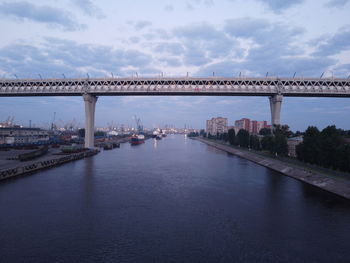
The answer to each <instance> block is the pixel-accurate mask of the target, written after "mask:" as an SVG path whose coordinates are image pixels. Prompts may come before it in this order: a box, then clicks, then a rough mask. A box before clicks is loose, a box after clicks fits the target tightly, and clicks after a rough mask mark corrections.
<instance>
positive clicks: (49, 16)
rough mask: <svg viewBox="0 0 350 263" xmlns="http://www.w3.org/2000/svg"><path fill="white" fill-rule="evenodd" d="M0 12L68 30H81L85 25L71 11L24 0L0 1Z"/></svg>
mask: <svg viewBox="0 0 350 263" xmlns="http://www.w3.org/2000/svg"><path fill="white" fill-rule="evenodd" d="M0 14H3V15H6V16H10V17H14V18H16V19H19V20H31V21H35V22H39V23H45V24H48V25H51V26H57V27H61V28H63V29H64V30H68V31H75V30H80V29H83V28H84V27H85V26H84V25H80V24H78V23H77V22H76V21H74V19H73V18H72V16H71V15H70V14H69V13H67V12H65V11H62V10H61V9H58V8H53V7H50V6H37V5H33V4H31V3H28V2H24V1H22V2H12V3H9V2H4V3H0Z"/></svg>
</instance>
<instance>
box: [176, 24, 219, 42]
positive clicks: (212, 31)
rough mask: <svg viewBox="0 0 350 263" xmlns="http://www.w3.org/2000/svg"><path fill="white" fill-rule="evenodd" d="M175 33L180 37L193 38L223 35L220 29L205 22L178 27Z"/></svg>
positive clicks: (209, 37) (210, 37)
mask: <svg viewBox="0 0 350 263" xmlns="http://www.w3.org/2000/svg"><path fill="white" fill-rule="evenodd" d="M174 34H175V35H176V36H178V37H182V38H191V39H193V40H198V39H213V38H218V37H221V32H220V31H218V30H217V29H216V28H215V27H214V26H212V25H209V24H205V23H203V24H195V25H191V26H183V27H179V28H176V29H175V30H174Z"/></svg>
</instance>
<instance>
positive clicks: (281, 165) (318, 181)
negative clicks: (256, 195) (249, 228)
mask: <svg viewBox="0 0 350 263" xmlns="http://www.w3.org/2000/svg"><path fill="white" fill-rule="evenodd" d="M192 139H194V140H196V141H199V142H202V143H205V144H207V145H209V146H212V147H215V148H217V149H219V150H222V151H225V152H227V153H230V154H233V155H236V156H238V157H241V158H243V159H246V160H249V161H252V162H254V163H256V164H259V165H262V166H264V167H266V168H269V169H272V170H274V171H277V172H279V173H281V174H283V175H286V176H289V177H292V178H294V179H297V180H299V181H302V182H305V183H307V184H310V185H313V186H315V187H318V188H320V189H323V190H326V191H328V192H331V193H333V194H336V195H338V196H341V197H344V198H346V199H348V200H350V182H346V181H340V180H337V179H334V178H330V177H328V176H326V175H323V174H321V173H316V172H311V171H307V170H305V169H302V168H298V167H292V166H291V165H289V164H287V163H285V162H283V161H280V160H274V159H267V158H264V157H262V156H259V155H257V154H255V153H253V152H245V151H240V150H238V149H235V148H232V147H230V146H229V145H224V144H221V143H217V142H212V141H209V140H207V139H204V138H199V137H194V138H192Z"/></svg>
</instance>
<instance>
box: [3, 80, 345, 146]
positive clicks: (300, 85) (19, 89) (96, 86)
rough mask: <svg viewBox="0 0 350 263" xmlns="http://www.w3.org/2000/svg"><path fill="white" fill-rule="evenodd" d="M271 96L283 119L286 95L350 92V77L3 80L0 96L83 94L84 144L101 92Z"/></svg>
mask: <svg viewBox="0 0 350 263" xmlns="http://www.w3.org/2000/svg"><path fill="white" fill-rule="evenodd" d="M108 95H109V96H141V95H142V96H160V95H166V96H167V95H168V96H171V95H173V96H174V95H178V96H186V95H187V96H268V97H269V101H270V109H271V124H272V125H279V124H280V113H281V106H282V100H283V96H294V97H350V79H349V78H348V79H334V78H325V79H316V78H221V77H211V78H189V77H186V78H163V77H162V78H100V79H97V78H96V79H90V78H88V79H2V80H0V97H6V96H7V97H9V96H13V97H15V96H82V97H83V99H84V102H85V147H87V148H92V147H94V127H95V126H94V125H95V106H96V102H97V97H98V96H108Z"/></svg>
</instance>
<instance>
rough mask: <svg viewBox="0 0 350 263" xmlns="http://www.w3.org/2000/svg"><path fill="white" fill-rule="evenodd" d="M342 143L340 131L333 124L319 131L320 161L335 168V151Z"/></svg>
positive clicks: (323, 164)
mask: <svg viewBox="0 0 350 263" xmlns="http://www.w3.org/2000/svg"><path fill="white" fill-rule="evenodd" d="M342 144H343V138H342V137H341V135H340V131H339V130H338V129H337V128H336V127H335V126H334V125H332V126H328V127H326V128H324V129H323V130H322V131H321V133H320V150H321V154H320V156H319V158H320V163H321V165H322V166H324V167H327V168H328V167H333V168H336V163H337V158H338V156H337V151H338V149H339V148H340V147H341V146H342Z"/></svg>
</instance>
